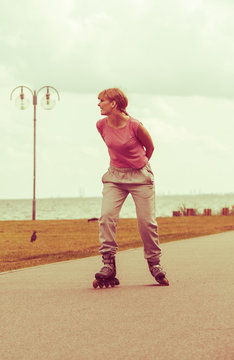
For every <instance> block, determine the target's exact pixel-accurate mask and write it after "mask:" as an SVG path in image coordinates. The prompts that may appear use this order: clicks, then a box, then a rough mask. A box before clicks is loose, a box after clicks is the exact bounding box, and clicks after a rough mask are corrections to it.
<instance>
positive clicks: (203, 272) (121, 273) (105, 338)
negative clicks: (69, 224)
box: [0, 231, 234, 360]
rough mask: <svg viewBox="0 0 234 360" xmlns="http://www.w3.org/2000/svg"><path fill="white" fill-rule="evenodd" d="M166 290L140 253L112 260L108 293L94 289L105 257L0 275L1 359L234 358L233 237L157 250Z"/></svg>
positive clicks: (228, 234)
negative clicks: (113, 280) (113, 283)
mask: <svg viewBox="0 0 234 360" xmlns="http://www.w3.org/2000/svg"><path fill="white" fill-rule="evenodd" d="M162 251H163V256H162V260H161V263H162V265H163V266H164V268H165V270H166V272H167V277H168V279H169V281H170V286H168V287H163V286H158V285H157V284H156V282H155V280H154V278H153V277H152V276H151V275H150V273H149V270H148V266H147V263H146V261H145V259H144V257H143V249H142V248H138V249H133V250H127V251H122V252H119V253H118V254H117V257H116V262H117V272H118V274H117V277H118V278H119V280H120V285H119V286H117V287H114V288H107V289H106V288H104V289H99V288H98V289H93V287H92V281H93V279H94V273H95V272H97V271H98V270H99V269H100V267H101V266H102V263H101V257H100V256H95V257H90V258H86V259H80V260H72V261H66V262H60V263H55V264H50V265H43V266H37V267H33V268H27V269H22V270H17V271H12V272H6V273H1V274H0V360H15V359H17V360H47V359H48V360H60V359H61V360H73V359H76V360H77V359H78V360H86V359H92V360H99V359H102V360H109V359H110V360H117V359H118V360H126V359H134V360H138V359H139V360H140V359H141V360H142V359H144V360H157V359H160V360H183V359H186V360H187V359H188V360H193V359H196V360H199V359H201V360H209V359H210V360H215V359H217V360H233V359H234V346H233V334H234V316H233V315H234V314H233V299H234V286H233V285H234V272H233V263H234V262H233V254H234V232H233V231H229V232H225V233H222V234H216V235H210V236H203V237H199V238H194V239H188V240H181V241H174V242H171V243H166V244H162Z"/></svg>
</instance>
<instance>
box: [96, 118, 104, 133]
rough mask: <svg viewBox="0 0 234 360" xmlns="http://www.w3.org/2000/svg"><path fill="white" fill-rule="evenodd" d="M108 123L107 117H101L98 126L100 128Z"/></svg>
mask: <svg viewBox="0 0 234 360" xmlns="http://www.w3.org/2000/svg"><path fill="white" fill-rule="evenodd" d="M105 125H106V118H103V119H100V120H98V121H97V122H96V127H97V129H98V130H101V129H103V127H104V126H105Z"/></svg>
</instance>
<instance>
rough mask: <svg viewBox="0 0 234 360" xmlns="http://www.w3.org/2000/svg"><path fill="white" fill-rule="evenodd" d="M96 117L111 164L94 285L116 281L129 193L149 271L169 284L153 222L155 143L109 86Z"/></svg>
mask: <svg viewBox="0 0 234 360" xmlns="http://www.w3.org/2000/svg"><path fill="white" fill-rule="evenodd" d="M98 99H99V104H98V106H99V107H100V110H101V115H103V116H105V117H104V118H103V119H101V120H99V121H98V122H97V124H96V126H97V129H98V131H99V133H100V134H101V136H102V138H103V140H104V142H105V143H106V145H107V148H108V152H109V155H110V167H109V169H108V171H107V173H105V174H104V175H103V177H102V182H103V199H102V210H101V217H100V219H99V235H100V242H101V247H100V249H99V251H100V253H101V254H102V258H103V260H102V261H103V263H104V266H103V267H102V269H101V270H100V272H98V273H96V274H95V278H96V280H95V281H94V284H93V285H94V287H97V286H100V287H102V286H103V285H104V284H105V285H107V286H108V285H109V284H111V285H112V286H114V285H116V284H118V283H119V282H118V280H117V279H114V278H115V276H116V267H115V254H116V250H117V248H118V245H117V243H116V241H115V235H116V226H117V222H118V218H119V212H120V210H121V207H122V205H123V203H124V201H125V199H126V197H127V196H128V194H129V193H130V194H131V195H132V197H133V200H134V202H135V206H136V214H137V220H138V229H139V233H140V236H141V239H142V241H143V244H144V256H145V259H146V260H147V262H148V266H149V269H150V272H151V274H152V275H153V276H154V277H155V279H156V281H157V282H159V283H160V284H162V285H169V282H168V280H167V279H166V276H165V275H166V273H165V272H164V271H163V270H162V267H161V266H160V256H161V249H160V247H159V240H158V232H157V222H156V220H155V218H156V215H155V189H154V175H153V173H152V170H151V167H150V164H149V160H150V158H151V156H152V154H153V151H154V145H153V142H152V139H151V137H150V135H149V133H148V131H147V130H146V129H145V128H144V127H143V125H142V124H141V123H140V122H139V121H138V120H135V119H134V118H132V117H131V116H130V115H129V114H128V113H127V111H126V107H127V105H128V100H127V98H126V96H125V95H124V93H123V92H122V91H121V90H119V89H117V88H111V89H107V90H104V91H102V92H101V93H100V94H99V95H98Z"/></svg>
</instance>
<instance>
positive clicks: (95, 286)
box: [93, 280, 98, 289]
mask: <svg viewBox="0 0 234 360" xmlns="http://www.w3.org/2000/svg"><path fill="white" fill-rule="evenodd" d="M93 287H94V289H97V287H98V282H97V280H94V281H93Z"/></svg>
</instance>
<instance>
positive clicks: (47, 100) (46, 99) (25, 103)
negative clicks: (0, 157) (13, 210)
mask: <svg viewBox="0 0 234 360" xmlns="http://www.w3.org/2000/svg"><path fill="white" fill-rule="evenodd" d="M17 89H20V94H19V96H17V97H16V99H15V104H16V106H17V108H18V109H19V110H26V109H27V108H28V107H29V105H30V101H29V100H28V99H27V98H25V95H24V89H26V90H28V91H29V92H30V93H31V95H32V100H33V107H34V116H33V124H34V125H33V201H32V220H35V219H36V109H37V98H38V94H39V93H40V92H41V90H43V89H46V94H45V95H44V96H43V97H42V98H41V106H42V107H43V108H44V109H45V110H52V109H53V108H54V106H55V104H56V101H55V100H54V98H53V97H52V98H51V93H50V90H51V91H52V93H53V94H56V95H57V98H58V100H60V97H59V93H58V91H57V90H56V89H55V88H54V87H52V86H43V87H42V88H40V89H39V90H38V91H36V90H34V91H32V90H31V89H30V88H29V87H27V86H17V87H16V88H15V89H13V90H12V92H11V95H10V100H12V99H13V93H14V92H15V91H16V90H17Z"/></svg>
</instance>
